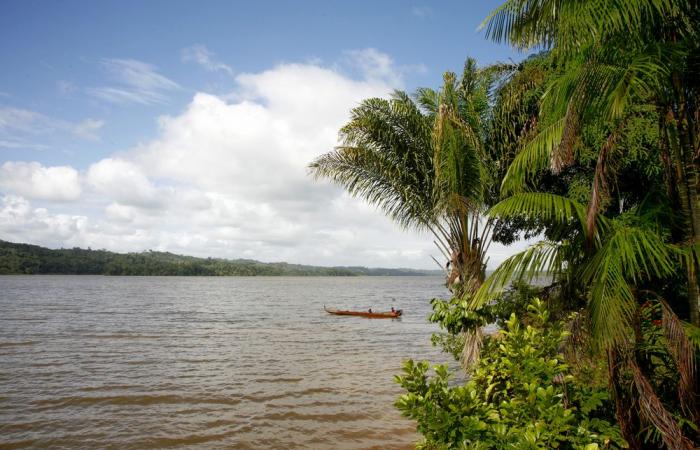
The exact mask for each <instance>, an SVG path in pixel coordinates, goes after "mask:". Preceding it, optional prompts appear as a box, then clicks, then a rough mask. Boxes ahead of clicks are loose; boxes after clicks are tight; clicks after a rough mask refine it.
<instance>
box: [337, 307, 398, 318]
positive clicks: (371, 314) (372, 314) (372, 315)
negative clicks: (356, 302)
mask: <svg viewBox="0 0 700 450" xmlns="http://www.w3.org/2000/svg"><path fill="white" fill-rule="evenodd" d="M323 309H324V310H326V312H327V313H328V314H335V315H336V316H358V317H366V318H368V319H396V318H398V317H401V314H403V311H402V310H400V309H396V310H394V311H377V312H369V311H344V310H341V309H334V308H326V305H323Z"/></svg>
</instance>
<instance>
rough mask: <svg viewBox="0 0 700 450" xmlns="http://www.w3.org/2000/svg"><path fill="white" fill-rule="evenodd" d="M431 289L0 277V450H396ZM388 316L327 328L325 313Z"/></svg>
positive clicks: (412, 282)
mask: <svg viewBox="0 0 700 450" xmlns="http://www.w3.org/2000/svg"><path fill="white" fill-rule="evenodd" d="M444 295H446V291H445V289H444V288H443V287H442V279H441V278H439V277H351V278H344V277H250V278H248V277H218V278H209V277H102V276H0V448H25V447H27V448H30V447H31V448H36V447H41V448H51V447H53V448H70V449H78V448H97V447H99V448H134V449H137V448H138V449H142V448H240V449H262V448H266V449H289V448H301V449H303V448H308V449H371V448H375V449H404V448H412V443H413V442H415V441H416V440H418V439H419V435H418V434H417V433H416V432H415V425H414V423H412V422H411V421H408V420H406V419H404V418H402V417H401V416H400V414H399V412H398V411H397V410H396V409H395V408H394V407H393V402H394V401H395V400H396V398H397V396H398V395H400V394H401V388H400V387H399V386H398V385H396V384H395V383H394V382H393V380H392V377H393V375H395V374H397V373H399V372H400V367H401V363H402V361H403V360H404V359H407V358H414V359H428V360H430V361H431V362H436V363H437V362H446V361H448V357H447V356H445V355H442V354H440V352H439V351H438V350H437V349H435V348H433V347H432V346H431V345H430V335H431V333H433V332H434V331H437V327H436V326H435V325H432V324H429V323H427V321H426V317H427V315H428V314H429V311H430V305H429V300H430V299H431V298H432V297H435V296H444ZM324 304H326V305H328V306H333V307H340V308H344V309H345V308H347V309H351V308H357V309H366V308H369V307H372V308H373V309H374V310H385V309H389V308H390V307H391V306H394V307H396V308H402V309H403V310H404V316H403V317H402V318H401V319H399V320H390V319H374V320H373V319H363V318H357V317H339V316H331V315H329V314H327V313H325V312H324V311H323V305H324Z"/></svg>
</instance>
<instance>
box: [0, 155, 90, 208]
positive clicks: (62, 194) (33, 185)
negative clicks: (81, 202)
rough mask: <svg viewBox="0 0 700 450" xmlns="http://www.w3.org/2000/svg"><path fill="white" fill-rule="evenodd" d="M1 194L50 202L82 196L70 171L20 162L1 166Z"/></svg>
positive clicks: (73, 171) (66, 168) (65, 167)
mask: <svg viewBox="0 0 700 450" xmlns="http://www.w3.org/2000/svg"><path fill="white" fill-rule="evenodd" d="M0 190H2V191H4V192H11V193H15V194H19V195H22V196H24V197H29V198H32V199H40V200H50V201H73V200H77V199H78V198H79V197H80V193H81V188H80V179H79V175H78V171H77V170H75V169H73V168H72V167H68V166H56V167H44V166H42V165H41V164H39V163H38V162H21V161H20V162H12V161H7V162H5V163H4V164H3V165H2V166H0Z"/></svg>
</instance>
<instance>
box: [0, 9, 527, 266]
mask: <svg viewBox="0 0 700 450" xmlns="http://www.w3.org/2000/svg"><path fill="white" fill-rule="evenodd" d="M498 3H499V2H498V1H491V0H488V1H478V2H477V1H435V2H422V3H420V2H419V3H415V2H410V1H381V2H377V1H359V0H356V1H352V2H341V1H329V0H326V1H302V2H291V1H284V2H283V1H280V2H273V1H260V2H242V1H240V2H237V1H213V0H207V1H205V2H195V1H174V0H168V1H155V0H149V1H147V2H143V1H132V0H119V1H107V0H105V1H99V2H95V1H72V0H66V1H62V2H55V1H49V0H45V1H33V0H3V1H2V2H0V61H2V67H3V69H2V70H0V239H2V240H8V241H12V242H26V243H32V244H37V245H43V246H48V247H51V248H61V247H63V248H70V247H83V248H87V247H90V248H93V249H107V250H112V251H119V252H127V251H144V250H149V249H151V250H161V251H171V252H174V253H180V254H187V255H194V256H207V257H208V256H211V257H223V258H252V259H257V260H260V261H266V262H273V261H287V262H293V263H301V264H314V265H324V266H330V265H333V266H335V265H364V266H370V267H413V268H436V266H435V263H434V262H433V260H432V259H431V256H435V257H437V256H439V252H438V251H437V250H436V248H435V247H434V244H433V243H432V239H431V238H430V236H429V235H426V234H421V233H418V232H415V231H412V230H403V229H400V228H399V227H397V226H396V225H395V224H393V223H392V222H391V221H390V220H389V219H387V218H386V217H384V215H383V214H382V213H381V211H378V210H377V209H376V208H374V207H373V206H370V205H368V204H366V203H365V202H364V201H362V200H361V199H354V198H351V197H349V196H348V195H347V194H346V193H345V192H344V191H343V190H342V189H341V188H339V187H337V186H334V185H332V184H330V183H328V182H324V181H318V180H314V179H312V178H311V177H310V176H309V174H308V169H307V167H308V164H309V163H310V162H311V161H312V160H313V159H314V158H316V157H317V156H319V155H321V154H323V153H326V152H328V151H331V150H332V149H333V147H334V146H335V145H337V144H338V141H337V137H338V129H339V128H340V127H341V126H342V125H343V124H344V123H345V122H346V121H347V120H348V117H349V112H350V110H351V108H353V107H354V106H356V105H358V104H359V102H360V101H362V100H363V99H365V98H369V97H386V96H388V95H389V93H390V92H392V91H393V90H394V89H402V90H406V91H409V92H410V91H413V90H415V89H416V88H417V87H421V86H427V87H438V86H439V85H440V84H441V79H442V73H443V72H444V71H447V70H451V71H455V72H459V71H460V70H461V67H462V65H463V63H464V60H465V58H466V57H468V56H470V57H473V58H475V59H476V60H477V61H478V62H479V64H482V65H486V64H489V63H494V62H498V61H509V60H519V59H522V55H519V54H517V53H515V52H514V51H512V50H511V49H509V48H508V47H507V46H504V45H497V44H494V43H491V42H489V41H487V40H486V39H485V37H484V33H483V32H480V31H478V27H479V24H480V23H481V22H482V21H483V19H484V18H485V17H487V16H488V14H489V12H490V11H491V10H493V9H494V8H495V7H497V6H498ZM521 246H522V244H516V245H515V246H514V247H510V248H505V247H502V246H499V245H493V246H492V248H491V252H490V254H489V256H490V260H489V266H490V267H493V266H495V265H496V264H498V263H499V262H501V261H502V260H503V259H505V257H507V256H508V255H509V254H512V253H513V252H514V251H515V250H517V249H518V248H521Z"/></svg>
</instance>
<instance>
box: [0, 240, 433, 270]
mask: <svg viewBox="0 0 700 450" xmlns="http://www.w3.org/2000/svg"><path fill="white" fill-rule="evenodd" d="M436 273H437V272H432V271H419V270H412V269H381V268H372V269H369V268H366V267H316V266H304V265H299V264H287V263H262V262H259V261H254V260H250V259H236V260H228V259H215V258H196V257H193V256H183V255H175V254H173V253H166V252H154V251H147V252H142V253H114V252H109V251H107V250H91V249H88V250H84V249H81V248H72V249H59V250H52V249H48V248H45V247H40V246H37V245H29V244H15V243H12V242H6V241H0V274H5V275H7V274H77V275H89V274H91V275H200V276H283V275H288V276H360V275H365V276H411V275H434V274H436Z"/></svg>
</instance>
